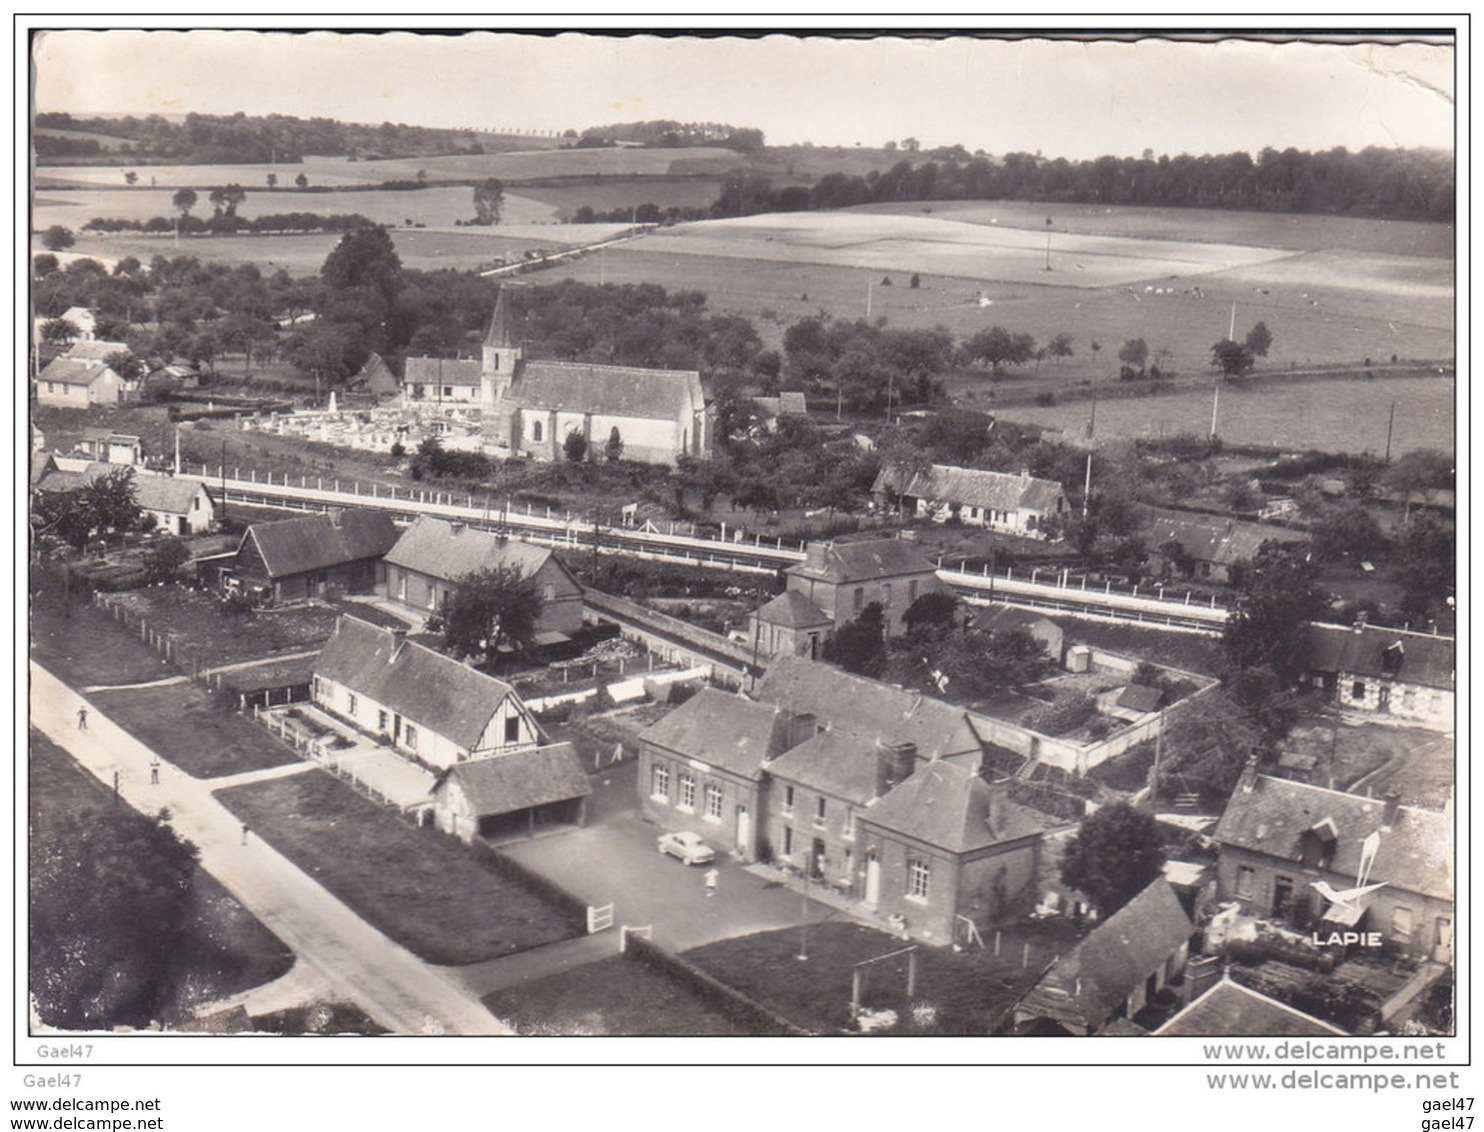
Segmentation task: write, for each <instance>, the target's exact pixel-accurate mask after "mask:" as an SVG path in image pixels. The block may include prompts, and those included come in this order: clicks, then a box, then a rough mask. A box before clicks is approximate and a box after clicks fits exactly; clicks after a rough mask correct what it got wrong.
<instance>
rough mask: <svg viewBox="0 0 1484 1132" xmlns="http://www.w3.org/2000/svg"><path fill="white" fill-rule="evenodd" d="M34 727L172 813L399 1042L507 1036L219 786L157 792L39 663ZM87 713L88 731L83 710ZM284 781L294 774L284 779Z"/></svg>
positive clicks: (121, 746) (149, 807)
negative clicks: (80, 722)
mask: <svg viewBox="0 0 1484 1132" xmlns="http://www.w3.org/2000/svg"><path fill="white" fill-rule="evenodd" d="M30 673H31V723H32V725H33V726H34V727H36V728H37V729H38V730H40V731H41V732H42V733H43V734H45V735H46V736H47V737H48V738H50V739H51V740H52V741H53V742H55V743H57V744H58V745H59V746H61V747H63V748H64V749H65V750H67V751H68V752H69V753H70V754H71V755H72V757H73V758H74V759H76V760H77V762H78V763H79V764H80V765H81V766H82V767H83V768H84V769H86V770H88V771H89V772H91V773H92V774H93V775H94V776H96V777H97V778H98V779H99V780H101V781H102V782H103V783H104V784H105V785H107V786H109V787H110V788H112V786H113V784H114V781H115V775H117V776H118V777H117V781H118V787H119V792H120V794H121V795H122V797H123V798H124V800H125V801H127V802H128V803H129V804H130V805H131V806H133V807H134V808H135V809H137V810H139V811H140V812H142V813H151V814H152V813H155V812H157V811H158V810H159V809H160V808H161V807H162V806H164V807H169V809H170V812H171V815H172V817H171V824H172V825H173V826H174V828H175V829H176V831H177V832H178V833H179V834H180V835H181V836H182V837H184V838H187V839H188V840H190V841H191V842H193V843H194V844H195V845H196V846H197V847H198V848H199V849H200V851H201V864H202V867H204V868H205V869H206V870H207V871H208V872H209V873H211V874H212V876H214V877H216V878H217V880H219V881H220V882H221V883H222V884H223V885H224V886H225V887H226V888H227V890H228V891H229V892H231V893H232V895H233V896H235V897H236V898H237V899H238V900H239V901H241V903H242V905H243V906H244V907H245V908H247V910H248V911H250V912H251V913H252V914H253V915H255V916H256V917H257V918H258V919H259V920H261V921H262V922H263V924H264V926H266V927H267V928H268V929H269V930H270V931H272V932H274V933H275V934H276V935H277V936H278V937H279V938H280V939H281V940H283V942H284V943H285V944H287V945H288V946H289V947H290V948H291V949H292V950H293V951H294V954H295V955H296V956H297V957H298V963H299V964H300V965H303V966H304V967H306V968H312V969H313V970H312V971H305V972H304V974H303V975H302V976H301V977H304V978H309V979H313V978H322V979H323V980H324V982H325V985H328V986H331V987H333V988H334V989H335V991H336V992H337V993H339V994H342V995H344V996H346V997H347V998H349V999H350V1000H351V1001H353V1002H355V1003H356V1004H357V1005H358V1006H360V1007H361V1009H363V1010H364V1011H365V1012H366V1013H367V1014H368V1015H370V1016H371V1017H372V1018H373V1019H375V1020H376V1021H377V1022H378V1023H380V1024H381V1025H382V1026H385V1027H386V1028H387V1029H389V1030H390V1031H392V1032H393V1033H398V1034H419V1033H436V1034H470V1035H474V1034H509V1033H511V1032H512V1031H511V1030H510V1028H509V1027H508V1026H506V1025H505V1024H504V1023H503V1022H501V1021H499V1019H497V1018H495V1017H494V1016H493V1015H492V1014H490V1013H489V1012H488V1011H487V1010H485V1009H484V1007H483V1006H481V1005H480V1004H479V1003H478V1002H477V1001H473V1000H472V999H471V998H470V997H469V995H468V994H467V992H465V991H464V990H463V989H462V988H461V987H460V986H458V985H456V984H455V982H454V981H453V980H451V979H450V978H448V977H447V976H446V975H444V974H443V973H441V972H439V971H438V970H437V969H436V968H433V967H431V966H429V965H428V964H426V963H424V962H423V961H422V960H420V959H418V958H417V957H416V956H415V955H413V954H412V953H411V952H409V951H408V950H406V949H405V948H403V947H400V946H398V945H397V944H395V943H393V942H392V941H391V940H389V939H387V937H386V936H384V935H382V934H381V933H380V932H379V931H377V930H376V929H375V928H373V927H371V926H370V925H369V924H367V923H366V922H365V921H364V920H362V919H361V918H360V917H359V916H357V915H356V914H355V913H354V912H352V911H351V910H350V909H349V908H347V907H346V906H345V905H344V904H342V903H341V902H340V901H339V900H337V899H336V898H335V897H334V896H332V895H331V894H330V893H329V892H327V891H326V890H325V889H324V888H323V887H321V886H320V885H319V884H318V883H316V882H315V881H314V880H312V879H311V878H309V877H308V876H306V875H305V874H304V873H303V872H302V871H301V870H300V869H299V868H298V867H297V866H296V865H294V864H293V862H291V861H290V860H288V858H286V857H284V856H283V855H282V854H280V853H278V852H276V851H275V850H274V849H273V848H272V847H270V846H269V845H267V844H265V843H264V842H263V841H261V840H259V839H258V838H257V837H255V836H254V837H249V838H248V843H247V844H246V845H244V844H243V843H242V842H243V831H242V825H241V823H240V822H239V821H238V820H237V818H236V817H234V816H233V815H232V814H231V813H230V812H229V811H228V810H227V809H226V808H225V807H224V806H223V805H222V804H221V803H220V802H218V801H217V800H216V798H215V797H213V795H212V790H213V788H214V786H216V785H220V784H219V783H215V784H210V783H205V782H201V781H198V780H196V779H194V778H191V777H189V776H187V775H185V774H183V773H181V772H180V771H179V770H177V769H176V768H175V767H174V766H173V765H171V764H169V763H165V764H164V767H163V771H162V774H161V778H160V782H159V784H158V785H151V784H150V773H149V768H150V762H151V760H152V758H154V757H155V753H154V752H153V751H151V750H150V748H148V747H146V746H145V745H144V744H143V743H141V742H139V740H137V739H135V738H134V737H133V736H132V735H130V734H128V733H127V732H126V731H124V730H123V729H122V728H120V727H119V726H118V725H117V724H115V723H114V722H113V721H112V720H110V719H109V718H108V717H107V716H106V715H105V714H104V713H103V712H101V711H99V710H98V708H97V707H96V706H95V705H92V704H89V703H88V701H87V700H85V699H83V698H82V697H81V696H79V695H78V693H77V692H76V691H74V690H73V689H71V688H69V687H68V686H67V685H65V684H64V683H62V682H61V681H60V680H58V679H57V678H56V677H55V676H53V675H52V674H51V673H49V672H47V671H46V670H45V669H43V668H41V667H40V666H39V665H37V664H35V663H34V662H33V663H32V664H31V665H30ZM83 705H87V706H88V709H89V710H88V724H87V730H81V729H79V728H78V726H77V710H78V708H79V707H81V706H83ZM285 773H287V772H285Z"/></svg>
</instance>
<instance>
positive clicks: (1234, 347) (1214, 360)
mask: <svg viewBox="0 0 1484 1132" xmlns="http://www.w3.org/2000/svg"><path fill="white" fill-rule="evenodd" d="M1252 361H1253V359H1252V351H1251V350H1249V349H1248V348H1247V347H1246V346H1245V345H1243V344H1242V343H1241V342H1233V341H1232V340H1231V339H1230V338H1223V339H1221V341H1219V342H1217V343H1216V344H1215V345H1214V346H1212V347H1211V364H1212V365H1213V366H1215V367H1216V368H1217V369H1219V370H1220V371H1221V372H1222V374H1223V375H1225V376H1226V377H1241V376H1242V375H1243V374H1246V373H1250V372H1251V370H1252Z"/></svg>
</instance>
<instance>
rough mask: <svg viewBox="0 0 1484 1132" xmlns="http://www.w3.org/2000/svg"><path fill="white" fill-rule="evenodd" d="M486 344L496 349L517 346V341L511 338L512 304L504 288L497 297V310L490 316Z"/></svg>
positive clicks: (485, 337) (485, 338)
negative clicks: (507, 298) (506, 296)
mask: <svg viewBox="0 0 1484 1132" xmlns="http://www.w3.org/2000/svg"><path fill="white" fill-rule="evenodd" d="M484 344H485V345H486V346H492V347H494V348H495V349H508V348H509V347H511V346H514V345H515V339H514V338H512V337H511V336H510V303H509V302H508V301H507V300H506V298H505V288H504V287H501V288H500V290H499V291H498V292H497V293H496V295H495V309H494V313H492V314H491V315H490V326H489V330H488V331H487V332H486V333H485V336H484Z"/></svg>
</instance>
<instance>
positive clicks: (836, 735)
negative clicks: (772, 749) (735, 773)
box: [768, 731, 881, 806]
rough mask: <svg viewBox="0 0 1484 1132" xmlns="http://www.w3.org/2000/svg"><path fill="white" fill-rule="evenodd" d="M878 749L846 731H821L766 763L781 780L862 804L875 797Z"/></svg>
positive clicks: (773, 774) (878, 782) (770, 772)
mask: <svg viewBox="0 0 1484 1132" xmlns="http://www.w3.org/2000/svg"><path fill="white" fill-rule="evenodd" d="M880 758H881V751H880V750H879V748H878V747H877V746H876V744H875V743H872V742H869V741H868V740H866V739H862V738H861V737H860V736H859V735H852V734H851V733H849V732H847V731H821V732H819V733H818V734H816V735H815V736H814V737H813V738H810V739H806V740H805V741H804V742H802V743H800V744H799V745H798V746H797V747H794V748H793V749H792V750H790V751H787V752H785V753H783V754H781V755H779V756H778V757H777V758H776V759H774V760H773V761H772V762H771V763H769V764H768V773H769V774H771V775H772V776H773V777H774V778H777V779H779V780H781V781H784V782H792V783H795V784H796V785H799V786H804V787H807V788H808V789H810V790H817V791H819V792H820V793H821V794H827V795H829V796H830V797H832V798H839V799H841V800H842V801H845V802H849V803H852V804H854V805H858V806H864V805H865V804H866V803H868V802H870V801H871V799H872V798H875V797H876V791H877V787H878V785H879V784H880V781H881V778H880V773H879V762H880Z"/></svg>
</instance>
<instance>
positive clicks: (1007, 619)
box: [969, 605, 1067, 664]
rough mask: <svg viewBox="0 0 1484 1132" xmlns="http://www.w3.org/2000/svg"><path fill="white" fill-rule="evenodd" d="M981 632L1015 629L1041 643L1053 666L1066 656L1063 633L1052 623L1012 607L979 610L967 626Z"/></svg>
mask: <svg viewBox="0 0 1484 1132" xmlns="http://www.w3.org/2000/svg"><path fill="white" fill-rule="evenodd" d="M969 625H970V627H971V628H974V629H978V630H979V631H981V632H989V633H1005V632H1014V631H1015V630H1017V629H1019V630H1022V631H1024V632H1026V633H1029V634H1030V635H1031V636H1032V637H1034V638H1035V639H1036V640H1038V641H1040V642H1041V647H1042V648H1043V649H1045V650H1046V655H1047V656H1049V657H1050V658H1051V659H1052V660H1054V661H1056V663H1057V664H1060V663H1061V662H1062V657H1063V656H1065V655H1066V643H1067V635H1066V632H1065V631H1064V630H1063V629H1062V627H1061V626H1060V625H1058V624H1057V623H1056V622H1055V621H1052V620H1051V619H1050V618H1049V617H1044V616H1042V615H1041V614H1039V613H1035V612H1033V611H1032V610H1029V609H1019V608H1017V607H1016V606H1013V605H991V606H987V607H986V608H984V609H982V610H980V611H979V612H978V613H977V614H975V616H974V620H973V621H971V622H970V623H969Z"/></svg>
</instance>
